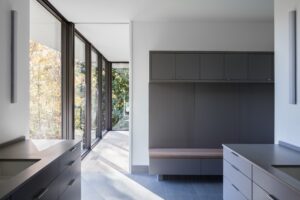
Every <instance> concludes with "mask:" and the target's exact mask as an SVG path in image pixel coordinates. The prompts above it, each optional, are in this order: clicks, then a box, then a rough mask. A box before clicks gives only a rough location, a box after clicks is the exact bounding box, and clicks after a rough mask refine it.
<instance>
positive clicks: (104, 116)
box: [101, 59, 108, 135]
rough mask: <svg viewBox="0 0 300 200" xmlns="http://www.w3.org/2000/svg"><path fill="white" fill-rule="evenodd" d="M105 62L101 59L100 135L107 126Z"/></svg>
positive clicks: (106, 76)
mask: <svg viewBox="0 0 300 200" xmlns="http://www.w3.org/2000/svg"><path fill="white" fill-rule="evenodd" d="M107 71H108V70H107V62H106V60H105V59H102V89H101V91H102V95H101V97H102V98H101V104H102V105H101V130H102V135H104V134H105V133H106V132H107V126H108V85H107V80H108V73H107Z"/></svg>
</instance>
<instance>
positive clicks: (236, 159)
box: [223, 147, 252, 178]
mask: <svg viewBox="0 0 300 200" xmlns="http://www.w3.org/2000/svg"><path fill="white" fill-rule="evenodd" d="M223 156H224V160H226V161H228V162H229V163H231V164H233V165H234V166H235V167H237V168H238V169H239V171H240V172H242V173H243V174H245V175H246V176H247V177H248V178H251V177H252V166H251V163H250V162H249V161H248V160H246V159H244V158H242V157H240V156H239V155H238V154H237V153H235V152H233V151H232V150H230V149H228V148H226V147H225V148H224V149H223Z"/></svg>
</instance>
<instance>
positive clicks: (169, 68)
mask: <svg viewBox="0 0 300 200" xmlns="http://www.w3.org/2000/svg"><path fill="white" fill-rule="evenodd" d="M150 59H151V60H150V63H151V64H150V65H151V68H150V69H151V72H150V73H151V79H152V80H174V79H175V54H174V53H153V54H152V55H151V57H150Z"/></svg>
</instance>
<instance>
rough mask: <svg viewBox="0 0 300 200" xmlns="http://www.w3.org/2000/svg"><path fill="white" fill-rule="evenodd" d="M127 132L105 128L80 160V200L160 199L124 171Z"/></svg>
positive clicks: (126, 170)
mask: <svg viewBox="0 0 300 200" xmlns="http://www.w3.org/2000/svg"><path fill="white" fill-rule="evenodd" d="M128 163H129V153H128V132H109V133H108V134H107V135H106V136H105V137H104V138H103V140H102V141H101V142H100V143H99V144H98V145H97V146H96V147H95V148H94V149H93V150H92V151H91V152H90V153H89V154H88V155H87V157H86V158H85V159H84V160H83V161H82V200H94V199H95V200H101V199H107V200H114V199H116V200H117V199H122V200H126V199H128V200H129V199H132V200H135V199H136V200H141V199H143V200H148V199H149V200H162V199H163V198H161V197H160V196H158V195H157V194H155V193H153V192H151V191H150V190H148V189H147V188H145V187H143V186H142V185H140V184H139V183H137V182H135V181H134V180H132V179H131V178H130V177H129V176H127V174H128V165H129V164H128Z"/></svg>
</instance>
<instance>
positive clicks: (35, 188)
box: [11, 161, 59, 200]
mask: <svg viewBox="0 0 300 200" xmlns="http://www.w3.org/2000/svg"><path fill="white" fill-rule="evenodd" d="M58 166H59V162H58V161H54V162H53V163H51V164H50V166H48V167H46V168H45V169H44V170H43V171H41V172H40V173H39V174H37V175H36V176H35V177H33V178H32V179H31V180H30V181H29V182H27V183H26V185H24V186H23V187H22V188H21V189H19V190H18V191H16V192H15V193H14V194H13V195H12V197H11V199H12V200H19V199H22V200H27V199H28V200H32V199H35V198H37V197H39V199H49V198H50V197H51V198H52V199H56V198H57V197H58V194H57V190H56V187H55V186H53V185H50V183H51V181H52V180H53V179H55V178H56V177H57V176H58V170H57V169H58ZM48 197H49V198H48ZM55 197H56V198H55Z"/></svg>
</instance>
